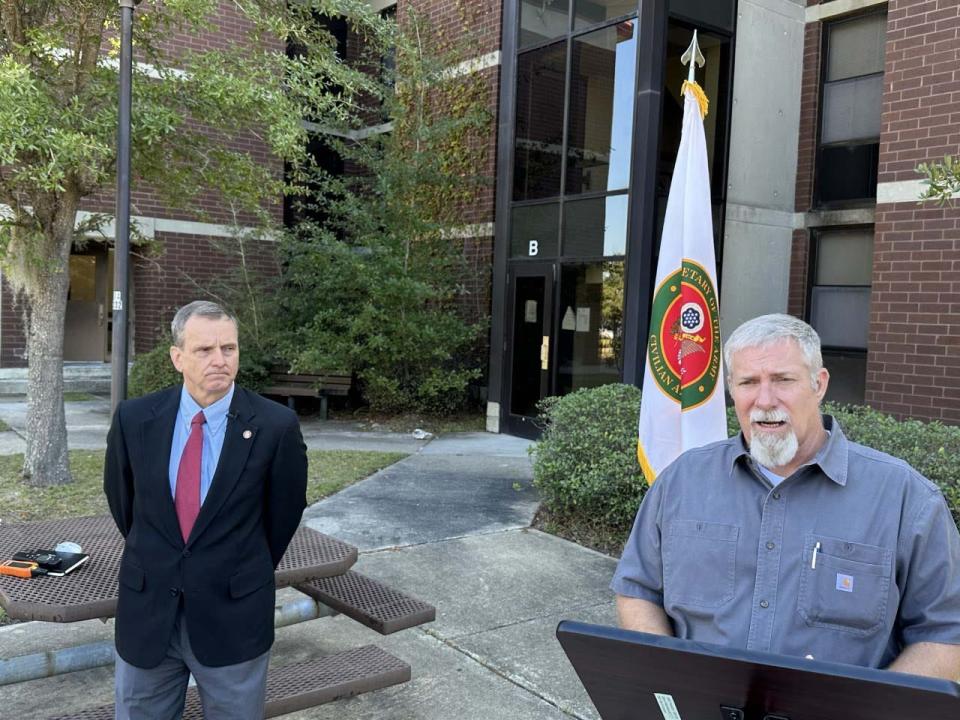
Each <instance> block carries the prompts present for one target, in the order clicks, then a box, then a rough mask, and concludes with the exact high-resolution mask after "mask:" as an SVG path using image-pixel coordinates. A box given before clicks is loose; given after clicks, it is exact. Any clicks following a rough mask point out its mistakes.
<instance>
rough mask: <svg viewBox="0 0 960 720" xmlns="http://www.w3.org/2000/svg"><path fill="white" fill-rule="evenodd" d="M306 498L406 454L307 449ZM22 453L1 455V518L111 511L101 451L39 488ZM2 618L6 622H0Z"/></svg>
mask: <svg viewBox="0 0 960 720" xmlns="http://www.w3.org/2000/svg"><path fill="white" fill-rule="evenodd" d="M307 457H308V458H309V460H310V465H309V471H308V476H307V501H308V502H310V503H314V502H316V501H317V500H319V499H321V498H324V497H327V496H328V495H332V494H333V493H335V492H337V491H338V490H340V489H342V488H344V487H346V486H347V485H351V484H353V483H355V482H357V481H358V480H362V479H363V478H365V477H368V476H369V475H371V474H372V473H375V472H376V471H377V470H380V469H382V468H384V467H386V466H388V465H392V464H393V463H395V462H397V460H400V459H402V458H404V457H406V456H405V455H404V454H402V453H383V452H363V451H341V450H333V451H326V450H308V451H307ZM22 467H23V455H3V456H0V508H3V510H2V511H0V520H2V521H3V522H5V523H15V522H24V521H28V520H53V519H57V518H65V517H78V516H81V515H102V514H104V513H106V512H108V508H107V499H106V497H104V495H103V451H101V450H72V451H71V452H70V470H71V472H72V473H73V477H74V482H73V483H71V484H70V485H60V486H57V487H49V488H35V487H29V486H27V485H25V484H24V483H23V482H22V481H21V480H20V470H21V468H22ZM0 622H2V620H0Z"/></svg>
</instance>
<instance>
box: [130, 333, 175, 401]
mask: <svg viewBox="0 0 960 720" xmlns="http://www.w3.org/2000/svg"><path fill="white" fill-rule="evenodd" d="M181 382H182V379H181V377H180V373H178V372H177V369H176V368H175V367H174V366H173V363H172V362H170V338H165V339H163V340H161V341H160V343H159V344H158V345H157V346H156V347H155V348H153V350H151V351H150V352H145V353H137V354H136V355H135V356H134V358H133V367H131V368H130V377H129V379H128V380H127V396H128V397H131V398H136V397H141V396H143V395H149V394H150V393H152V392H156V391H157V390H163V389H164V388H168V387H170V386H171V385H179V384H180V383H181Z"/></svg>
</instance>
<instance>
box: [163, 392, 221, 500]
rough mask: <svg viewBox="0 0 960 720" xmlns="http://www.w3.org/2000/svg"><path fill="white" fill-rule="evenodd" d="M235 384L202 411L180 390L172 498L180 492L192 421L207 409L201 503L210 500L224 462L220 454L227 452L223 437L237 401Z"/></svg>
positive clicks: (171, 473)
mask: <svg viewBox="0 0 960 720" xmlns="http://www.w3.org/2000/svg"><path fill="white" fill-rule="evenodd" d="M234 387H235V386H234V385H233V384H231V385H230V390H228V391H227V394H226V395H224V396H223V397H222V398H220V399H219V400H217V401H216V402H215V403H213V404H212V405H208V406H207V407H205V408H201V407H200V406H199V405H198V404H197V401H196V400H194V399H193V398H192V397H190V393H188V392H187V388H186V387H181V388H180V411H179V412H178V413H177V421H176V423H175V424H174V426H173V444H172V445H171V446H170V466H169V476H170V496H171V497H176V492H177V472H178V471H179V469H180V458H181V456H182V455H183V449H184V448H185V447H186V445H187V440H188V439H189V438H190V421H191V420H193V417H194V415H196V414H197V413H198V412H200V411H201V410H203V416H204V417H205V418H206V420H207V422H206V423H204V425H203V456H202V457H201V465H200V504H201V505H203V501H204V500H206V499H207V492H209V490H210V483H212V482H213V475H214V473H215V472H216V471H217V464H218V463H219V462H220V451H221V450H222V449H223V438H224V436H225V434H226V430H227V412H228V411H229V410H230V403H231V402H232V401H233V389H234Z"/></svg>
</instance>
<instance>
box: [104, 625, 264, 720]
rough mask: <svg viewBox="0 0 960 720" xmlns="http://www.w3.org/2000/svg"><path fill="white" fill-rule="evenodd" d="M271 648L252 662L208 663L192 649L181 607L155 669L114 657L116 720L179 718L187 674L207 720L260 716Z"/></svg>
mask: <svg viewBox="0 0 960 720" xmlns="http://www.w3.org/2000/svg"><path fill="white" fill-rule="evenodd" d="M269 660H270V651H269V650H268V651H267V652H265V653H263V655H260V656H258V657H255V658H253V659H252V660H247V661H245V662H241V663H237V664H235V665H225V666H223V667H209V666H206V665H201V664H200V662H199V661H198V660H197V658H196V657H195V656H194V654H193V651H192V650H191V649H190V638H189V637H188V635H187V623H186V617H185V616H184V612H183V608H181V609H180V611H179V612H178V613H177V621H176V624H175V625H174V628H173V633H172V634H171V637H170V644H169V647H168V648H167V653H166V656H165V657H164V659H163V660H162V661H161V662H160V664H159V665H158V666H156V667H153V668H139V667H136V666H134V665H131V664H129V663H128V662H126V661H125V660H124V659H123V658H121V657H120V655H119V654H118V655H117V665H116V675H115V684H116V718H117V720H180V717H181V716H182V715H183V704H184V699H185V697H186V692H187V684H188V681H189V679H190V675H193V677H194V679H195V680H196V682H197V690H198V691H199V694H200V702H201V704H202V706H203V717H204V719H205V720H263V706H264V701H265V699H266V689H267V665H268V663H269Z"/></svg>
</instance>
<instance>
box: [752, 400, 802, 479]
mask: <svg viewBox="0 0 960 720" xmlns="http://www.w3.org/2000/svg"><path fill="white" fill-rule="evenodd" d="M750 421H751V422H755V423H756V422H790V416H789V415H788V414H787V413H785V412H783V411H782V410H767V411H764V410H753V411H751V412H750ZM799 448H800V443H799V442H798V441H797V434H796V433H795V432H794V431H793V430H792V429H790V428H787V429H786V431H785V432H784V433H782V434H773V433H757V432H754V433H751V437H750V456H751V457H752V458H753V459H754V460H756V461H757V462H758V463H760V464H761V465H763V466H764V467H766V468H769V469H770V470H773V469H774V468H778V467H783V466H784V465H787V464H789V463H790V461H791V460H793V459H794V458H795V457H796V455H797V450H798V449H799Z"/></svg>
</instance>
